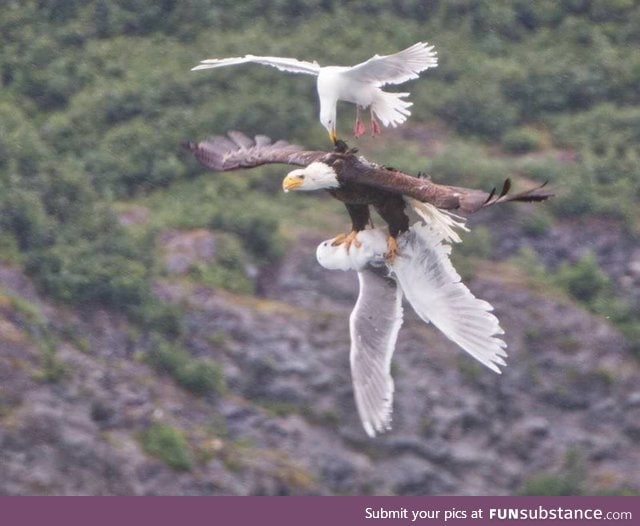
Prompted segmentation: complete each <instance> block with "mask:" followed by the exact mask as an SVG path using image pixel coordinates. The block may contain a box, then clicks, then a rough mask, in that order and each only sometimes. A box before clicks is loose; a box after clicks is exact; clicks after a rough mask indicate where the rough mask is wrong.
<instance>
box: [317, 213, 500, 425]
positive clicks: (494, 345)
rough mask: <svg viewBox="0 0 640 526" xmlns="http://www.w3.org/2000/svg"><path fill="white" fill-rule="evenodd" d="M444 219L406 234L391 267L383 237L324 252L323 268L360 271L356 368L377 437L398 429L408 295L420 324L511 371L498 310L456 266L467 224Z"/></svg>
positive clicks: (365, 418) (364, 235) (320, 255)
mask: <svg viewBox="0 0 640 526" xmlns="http://www.w3.org/2000/svg"><path fill="white" fill-rule="evenodd" d="M431 212H432V211H429V213H431ZM429 217H431V218H432V219H433V217H436V218H438V215H437V214H436V215H434V216H429ZM447 218H449V219H451V218H450V217H449V216H447ZM440 219H441V220H442V221H443V224H444V227H443V224H440V223H439V221H438V219H436V220H435V221H434V222H433V223H432V224H427V225H425V224H420V223H415V224H414V225H412V226H411V227H410V229H409V231H408V232H405V233H403V234H401V235H400V236H399V237H398V247H399V253H398V255H397V256H396V259H395V261H394V262H393V263H391V264H389V263H388V262H387V261H386V260H385V259H384V255H383V254H384V252H385V251H386V250H387V244H386V232H385V231H384V230H382V229H369V230H364V231H362V232H359V233H358V234H357V239H358V241H359V242H360V246H359V247H356V246H355V244H352V245H351V247H350V249H349V250H348V251H347V250H346V248H345V247H344V245H338V246H334V245H333V244H332V240H327V241H324V242H322V243H320V245H318V248H317V250H316V257H317V260H318V262H319V263H320V264H321V265H322V266H323V267H325V268H328V269H332V270H357V271H358V281H359V284H360V291H359V294H358V299H357V301H356V305H355V307H354V309H353V311H352V312H351V316H350V319H349V330H350V336H351V352H350V364H351V377H352V381H353V389H354V396H355V400H356V407H357V409H358V414H359V415H360V419H361V421H362V425H363V427H364V429H365V431H366V433H367V434H368V435H369V436H375V434H376V433H380V432H382V431H385V430H387V429H389V428H390V425H391V412H392V406H393V389H394V384H393V379H392V377H391V358H392V356H393V352H394V349H395V345H396V340H397V337H398V332H399V330H400V327H401V326H402V297H403V294H404V296H405V297H406V299H407V301H408V302H409V304H410V305H411V306H412V307H413V309H414V310H415V311H416V313H417V314H418V316H420V318H422V319H423V320H424V321H425V322H427V323H428V322H429V321H431V322H432V323H433V324H434V325H435V326H436V327H437V328H438V329H440V330H441V331H442V332H443V333H444V334H445V336H447V337H448V338H449V339H450V340H452V341H454V342H455V343H457V344H458V345H459V346H460V347H462V348H463V349H464V350H465V351H467V352H468V353H469V354H471V355H472V356H473V357H474V358H476V359H477V360H478V361H480V362H481V363H483V364H484V365H486V366H487V367H489V368H490V369H491V370H493V371H495V372H497V373H500V369H499V368H498V365H506V364H505V362H504V360H503V358H504V357H506V352H505V350H504V349H505V347H506V343H505V342H504V341H503V340H501V339H500V338H498V337H497V336H496V335H499V334H503V333H504V331H503V330H502V329H501V328H500V324H499V322H498V319H497V318H496V317H495V316H494V315H493V314H492V313H491V311H492V310H493V307H492V306H491V304H489V303H488V302H486V301H483V300H480V299H478V298H476V297H475V296H474V295H473V294H472V293H471V292H470V291H469V289H468V288H467V287H466V286H465V285H464V284H463V283H462V282H461V281H460V276H459V274H458V273H457V272H456V270H455V269H454V268H453V265H452V264H451V261H450V259H449V256H450V254H451V246H450V245H448V244H445V241H446V240H447V239H449V237H450V232H449V231H448V230H449V229H451V228H453V227H460V225H462V226H464V223H462V222H461V221H459V220H458V221H455V220H453V219H452V221H453V223H451V224H450V223H449V222H448V219H442V218H440ZM445 227H446V228H445Z"/></svg>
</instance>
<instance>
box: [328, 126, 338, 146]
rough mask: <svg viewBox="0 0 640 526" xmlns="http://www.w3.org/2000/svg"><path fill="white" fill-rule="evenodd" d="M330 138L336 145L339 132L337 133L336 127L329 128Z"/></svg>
mask: <svg viewBox="0 0 640 526" xmlns="http://www.w3.org/2000/svg"><path fill="white" fill-rule="evenodd" d="M329 138H330V139H331V142H332V143H333V145H334V146H335V144H336V143H337V142H338V134H337V133H336V130H335V129H331V130H329Z"/></svg>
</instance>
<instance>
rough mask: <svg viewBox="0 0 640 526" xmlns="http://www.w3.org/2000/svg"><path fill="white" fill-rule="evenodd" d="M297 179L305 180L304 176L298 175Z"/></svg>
mask: <svg viewBox="0 0 640 526" xmlns="http://www.w3.org/2000/svg"><path fill="white" fill-rule="evenodd" d="M296 179H300V180H302V179H304V174H300V175H296Z"/></svg>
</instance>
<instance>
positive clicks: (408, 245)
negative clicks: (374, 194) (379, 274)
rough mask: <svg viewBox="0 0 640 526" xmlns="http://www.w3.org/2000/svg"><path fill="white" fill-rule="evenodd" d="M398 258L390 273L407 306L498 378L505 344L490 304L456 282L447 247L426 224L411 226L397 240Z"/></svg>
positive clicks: (504, 355) (455, 273) (449, 250)
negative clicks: (407, 303) (493, 372)
mask: <svg viewBox="0 0 640 526" xmlns="http://www.w3.org/2000/svg"><path fill="white" fill-rule="evenodd" d="M398 245H399V253H398V256H397V257H396V260H395V261H394V263H393V264H392V265H391V268H392V270H393V272H394V274H395V276H396V278H397V280H398V282H399V284H400V286H401V287H402V291H403V292H404V295H405V297H406V298H407V301H409V303H410V304H411V306H412V307H413V309H414V310H415V311H416V313H417V314H418V316H420V317H421V318H422V319H423V320H424V321H426V322H429V321H431V322H432V323H433V324H434V325H435V326H436V327H437V328H438V329H440V330H441V331H442V332H443V333H444V334H445V336H446V337H447V338H449V339H450V340H452V341H453V342H455V343H457V344H458V345H459V346H460V347H462V348H463V349H464V350H465V351H467V352H468V353H469V354H471V356H473V357H474V358H476V359H477V360H478V361H480V362H481V363H483V364H484V365H486V366H487V367H489V369H491V370H493V371H495V372H497V373H500V369H499V368H498V365H506V363H505V362H504V360H503V358H504V357H506V356H507V353H506V352H505V350H504V348H505V347H506V346H507V344H506V343H505V342H504V341H503V340H501V339H500V338H498V337H497V336H496V335H499V334H504V331H503V330H502V329H501V328H500V323H499V322H498V319H497V318H496V317H495V316H494V315H493V314H492V313H491V311H492V310H493V307H492V306H491V304H490V303H488V302H486V301H483V300H480V299H478V298H476V297H475V296H474V295H473V294H472V293H471V291H470V290H469V289H468V288H467V287H466V286H465V285H464V283H462V282H461V281H460V275H459V274H458V273H457V272H456V270H455V269H454V268H453V265H452V264H451V261H450V260H449V254H450V253H451V247H450V246H449V245H446V244H443V242H442V237H441V235H439V234H438V233H436V232H435V231H434V230H432V229H431V228H430V227H429V226H428V225H422V224H415V225H413V226H412V227H411V229H410V230H409V232H407V233H406V234H403V235H402V236H400V237H399V238H398Z"/></svg>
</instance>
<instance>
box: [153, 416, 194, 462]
mask: <svg viewBox="0 0 640 526" xmlns="http://www.w3.org/2000/svg"><path fill="white" fill-rule="evenodd" d="M140 443H141V445H142V448H143V449H144V450H145V452H146V453H147V454H149V455H151V456H153V457H156V458H158V459H160V460H162V461H163V462H164V463H165V464H167V465H168V466H169V467H171V468H173V469H175V470H176V471H189V470H190V469H191V468H192V467H193V453H192V451H191V448H190V447H189V444H188V443H187V439H186V438H185V436H184V433H183V432H182V431H181V430H180V429H178V428H176V427H173V426H170V425H168V424H163V423H159V422H158V423H154V424H152V425H150V426H149V427H148V428H146V429H145V430H144V431H143V432H142V433H141V434H140Z"/></svg>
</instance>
